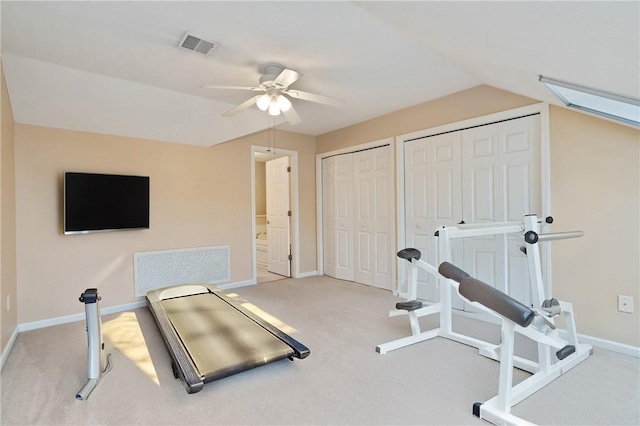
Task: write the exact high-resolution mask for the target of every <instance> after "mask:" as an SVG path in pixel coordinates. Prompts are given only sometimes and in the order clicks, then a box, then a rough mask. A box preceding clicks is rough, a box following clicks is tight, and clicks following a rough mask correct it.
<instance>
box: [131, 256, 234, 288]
mask: <svg viewBox="0 0 640 426" xmlns="http://www.w3.org/2000/svg"><path fill="white" fill-rule="evenodd" d="M133 269H134V285H135V295H136V297H142V296H145V295H146V294H147V292H149V291H151V290H157V289H159V288H163V287H168V286H172V285H179V284H193V283H210V284H218V283H223V282H227V281H229V280H230V279H231V273H230V258H229V246H215V247H201V248H191V249H178V250H162V251H149V252H141V253H134V254H133Z"/></svg>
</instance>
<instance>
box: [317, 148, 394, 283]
mask: <svg viewBox="0 0 640 426" xmlns="http://www.w3.org/2000/svg"><path fill="white" fill-rule="evenodd" d="M385 145H389V151H390V154H391V170H390V173H391V176H394V174H395V171H394V169H395V164H396V161H395V160H394V158H393V155H394V153H395V152H396V149H395V146H394V145H395V140H394V138H393V137H390V138H384V139H378V140H375V141H372V142H366V143H363V144H360V145H354V146H350V147H347V148H341V149H337V150H334V151H329V152H323V153H322V154H317V155H316V245H317V246H316V266H317V271H318V275H324V242H323V238H322V229H323V221H322V213H323V207H324V206H323V204H322V200H323V193H322V192H323V191H322V187H323V185H322V160H323V159H325V158H328V157H333V156H335V155H341V154H350V153H354V152H358V151H363V150H366V149H374V148H380V147H382V146H385ZM392 189H393V188H392ZM392 192H393V191H392ZM389 202H390V203H392V204H394V203H397V199H396V194H393V193H392V194H391V197H390V199H389ZM395 211H396V209H395V208H393V205H392V208H391V223H394V222H395V217H394V215H395ZM389 231H390V232H391V238H392V239H394V240H395V229H394V227H393V226H391V229H390V230H389ZM395 265H396V263H395V262H391V277H392V282H391V287H392V288H394V284H395V283H394V282H393V277H395V276H396V274H395Z"/></svg>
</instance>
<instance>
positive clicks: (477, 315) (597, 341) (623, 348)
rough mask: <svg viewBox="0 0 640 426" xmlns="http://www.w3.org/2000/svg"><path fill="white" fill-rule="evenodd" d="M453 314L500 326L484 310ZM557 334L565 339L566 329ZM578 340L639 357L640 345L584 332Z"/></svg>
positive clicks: (493, 317) (492, 316)
mask: <svg viewBox="0 0 640 426" xmlns="http://www.w3.org/2000/svg"><path fill="white" fill-rule="evenodd" d="M452 312H453V314H454V315H459V316H461V317H465V318H469V319H471V320H475V321H483V322H488V323H491V324H495V325H496V326H498V327H499V326H500V324H501V321H500V320H499V319H498V318H497V317H496V316H494V315H489V314H487V313H486V312H482V311H480V312H466V311H461V310H458V309H454V310H453V311H452ZM558 334H559V335H560V337H562V338H564V339H566V338H567V330H565V329H562V328H558ZM578 341H579V342H580V343H586V344H588V345H591V346H593V347H594V348H599V349H604V350H607V351H611V352H615V353H618V354H621V355H627V356H631V357H634V358H640V347H638V346H631V345H627V344H624V343H619V342H614V341H612V340H606V339H601V338H599V337H593V336H589V335H586V334H578Z"/></svg>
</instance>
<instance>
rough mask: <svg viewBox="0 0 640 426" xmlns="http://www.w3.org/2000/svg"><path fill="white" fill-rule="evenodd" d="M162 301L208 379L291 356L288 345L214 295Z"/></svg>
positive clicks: (199, 368) (172, 322)
mask: <svg viewBox="0 0 640 426" xmlns="http://www.w3.org/2000/svg"><path fill="white" fill-rule="evenodd" d="M161 303H162V306H163V307H164V309H165V311H166V313H167V316H168V317H169V321H171V324H172V325H173V327H174V328H175V329H176V331H177V333H178V335H179V336H180V338H181V339H182V342H183V343H184V345H185V347H186V349H187V352H188V353H189V355H190V356H191V359H192V360H193V362H194V364H195V365H196V368H197V369H198V371H199V372H200V373H201V374H202V375H203V376H204V377H205V379H209V380H213V379H219V378H222V377H226V376H229V375H231V374H234V373H238V372H240V371H244V370H248V369H250V368H254V367H258V366H260V365H264V364H267V363H269V362H273V361H277V360H280V359H283V358H287V357H289V356H291V355H292V350H291V348H290V347H289V346H287V345H286V344H284V343H283V342H282V341H281V340H279V339H275V338H274V337H273V335H272V334H271V333H269V332H267V331H265V330H264V328H262V327H260V326H259V325H258V324H256V323H255V322H253V321H251V320H250V319H248V318H247V317H246V316H244V315H243V314H242V313H240V312H239V311H237V310H236V309H233V308H230V307H229V305H228V304H227V303H226V302H224V301H223V300H221V299H220V298H218V297H216V296H215V295H212V294H198V295H194V296H189V297H179V298H175V299H168V300H163V301H162V302H161ZM205 381H207V380H205Z"/></svg>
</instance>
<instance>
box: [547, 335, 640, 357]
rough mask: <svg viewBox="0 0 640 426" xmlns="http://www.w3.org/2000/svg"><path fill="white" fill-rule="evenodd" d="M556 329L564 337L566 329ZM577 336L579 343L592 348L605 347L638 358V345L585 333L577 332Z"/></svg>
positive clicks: (639, 350) (639, 352)
mask: <svg viewBox="0 0 640 426" xmlns="http://www.w3.org/2000/svg"><path fill="white" fill-rule="evenodd" d="M558 331H559V333H560V336H562V337H566V330H562V329H559V330H558ZM578 338H579V341H580V343H587V344H589V345H591V346H593V347H594V348H600V349H605V350H608V351H611V352H615V353H619V354H622V355H628V356H631V357H634V358H640V347H638V346H631V345H626V344H624V343H618V342H614V341H611V340H605V339H601V338H599V337H593V336H587V335H585V334H578Z"/></svg>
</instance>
